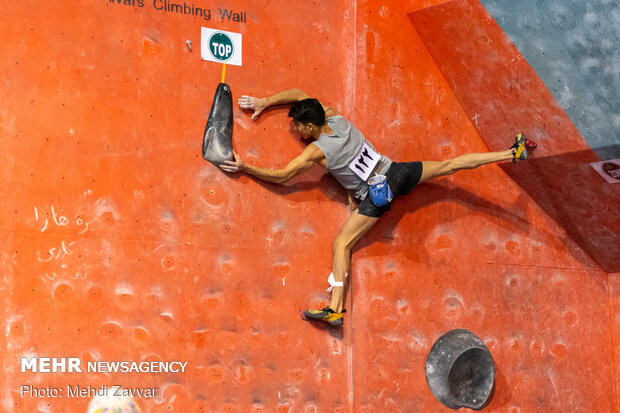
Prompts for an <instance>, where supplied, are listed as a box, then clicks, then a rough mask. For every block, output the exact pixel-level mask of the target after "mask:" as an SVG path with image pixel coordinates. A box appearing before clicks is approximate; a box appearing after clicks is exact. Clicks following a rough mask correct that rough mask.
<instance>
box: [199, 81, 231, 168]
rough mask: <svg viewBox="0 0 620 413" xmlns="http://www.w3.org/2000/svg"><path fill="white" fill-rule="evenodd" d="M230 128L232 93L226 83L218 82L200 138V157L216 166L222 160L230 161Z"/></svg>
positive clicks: (222, 161)
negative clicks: (203, 131) (202, 135)
mask: <svg viewBox="0 0 620 413" xmlns="http://www.w3.org/2000/svg"><path fill="white" fill-rule="evenodd" d="M232 129H233V109H232V93H231V91H230V87H229V86H228V85H227V84H226V83H220V84H219V85H218V86H217V90H216V91H215V96H214V97H213V104H212V106H211V112H210V113H209V119H208V120H207V126H206V127H205V133H204V137H203V139H202V157H203V158H205V159H206V160H207V161H209V162H211V163H212V164H214V165H216V166H218V165H220V164H222V163H224V161H232V160H233V148H232Z"/></svg>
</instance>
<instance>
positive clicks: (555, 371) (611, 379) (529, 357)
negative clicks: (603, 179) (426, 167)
mask: <svg viewBox="0 0 620 413" xmlns="http://www.w3.org/2000/svg"><path fill="white" fill-rule="evenodd" d="M196 3H199V5H200V6H201V7H205V8H209V9H210V10H211V12H212V15H211V19H210V20H208V21H207V20H205V19H203V18H201V17H192V16H188V15H184V14H180V13H173V12H163V11H161V10H158V9H157V8H156V7H155V6H156V5H157V6H159V5H160V3H157V2H151V1H146V0H145V1H144V2H143V3H140V2H139V1H137V2H136V3H134V4H135V6H127V5H123V4H119V3H118V2H108V1H103V0H70V1H65V2H61V3H58V4H56V3H50V4H48V3H40V2H33V1H29V0H26V1H23V2H19V3H15V2H4V4H2V6H0V11H1V12H2V15H3V23H2V24H1V25H0V34H1V35H2V39H3V44H2V47H1V48H0V55H1V56H2V59H1V60H0V65H1V67H2V70H0V80H1V84H2V86H3V87H2V88H0V93H1V95H0V101H1V102H2V105H1V106H0V125H1V130H2V135H1V137H0V138H1V139H2V147H3V149H4V153H5V154H4V155H3V160H4V161H3V162H2V163H0V182H1V183H2V185H3V188H4V193H5V196H3V197H1V198H0V208H1V210H0V231H2V235H3V237H2V241H0V242H1V243H2V244H1V245H2V248H1V249H0V263H1V265H2V267H1V268H2V269H3V271H2V275H1V276H0V292H1V294H0V297H1V300H2V301H1V303H2V320H3V321H2V331H3V332H4V334H2V335H0V354H1V356H0V363H1V367H2V375H1V379H0V390H1V393H0V394H1V395H0V406H1V408H0V410H2V411H7V412H84V411H85V410H86V406H87V404H88V401H89V398H81V397H67V392H66V386H68V385H71V386H75V385H80V386H84V387H86V386H88V385H91V386H92V387H99V386H103V385H112V384H121V385H123V386H126V387H132V388H156V389H157V394H156V397H153V398H141V399H139V400H138V402H139V404H140V405H141V406H142V408H143V411H146V412H163V411H178V412H248V411H263V412H413V411H420V412H441V411H449V410H448V409H447V408H444V407H443V406H442V405H440V404H439V403H438V402H437V401H436V399H435V398H434V397H433V395H432V394H431V393H430V391H429V389H428V387H427V386H426V383H425V379H424V360H425V357H426V354H427V353H428V351H429V349H430V347H431V346H432V344H433V343H434V341H435V340H436V339H437V338H438V337H439V336H440V335H442V334H444V333H445V332H447V331H448V330H450V329H453V328H467V329H470V330H472V331H473V332H475V333H476V334H477V335H478V336H480V337H481V338H482V339H483V340H484V341H485V343H486V344H487V346H488V347H489V349H490V350H491V353H492V355H493V357H494V359H495V363H496V371H497V376H496V390H495V393H494V396H493V398H492V399H491V401H490V404H489V406H488V407H487V408H486V409H485V411H497V412H500V411H510V412H531V411H545V412H552V411H601V412H603V411H615V410H616V409H617V397H616V396H617V392H616V387H615V378H616V376H617V375H616V369H617V367H616V362H615V357H614V353H615V347H614V339H613V338H614V333H615V329H614V328H615V324H616V321H615V318H616V314H617V312H616V307H617V302H618V298H617V297H618V286H617V285H616V284H617V282H616V281H615V279H614V278H613V277H610V276H609V274H607V273H606V272H605V271H603V270H602V269H601V267H599V265H598V264H597V263H596V262H595V261H594V260H593V259H592V258H590V256H589V255H588V254H587V253H586V252H584V251H583V250H582V249H581V247H580V246H579V245H578V244H577V243H576V242H575V241H573V240H572V239H571V237H570V236H569V235H568V234H567V232H566V231H565V230H564V229H563V228H562V227H560V226H559V225H558V224H557V223H556V221H554V220H553V219H552V218H551V217H550V216H548V215H547V213H546V212H545V210H544V209H542V208H541V207H540V206H539V205H538V204H537V203H536V202H534V200H533V199H532V197H531V196H530V195H529V194H528V193H527V192H525V191H524V190H523V189H521V187H519V186H518V185H516V184H515V182H514V181H513V180H512V179H511V178H510V176H509V175H508V174H507V173H506V172H504V170H503V169H502V168H501V167H499V166H496V165H491V166H487V167H484V168H480V169H478V170H475V171H464V172H461V173H459V174H457V175H453V176H451V177H448V178H443V179H440V180H437V181H436V182H433V183H429V184H425V185H423V186H420V187H419V188H417V189H416V190H415V191H414V192H413V193H412V194H411V195H410V196H409V197H408V198H407V199H406V200H401V201H399V202H398V203H397V204H396V205H395V206H394V207H393V209H392V211H391V212H390V213H389V214H388V215H387V216H386V217H384V218H383V219H382V220H381V221H380V223H379V224H378V225H377V226H376V227H375V228H374V229H373V230H372V231H371V232H370V233H369V234H368V236H367V237H366V238H365V239H364V240H362V241H361V242H360V244H359V245H358V247H357V248H356V250H355V252H354V261H353V268H352V275H351V286H350V290H349V294H348V297H347V308H348V310H349V313H348V314H347V317H346V322H345V325H344V327H343V329H342V330H333V329H329V328H325V327H323V326H317V325H312V324H308V323H306V322H303V321H301V320H300V317H299V310H301V309H305V308H307V307H316V306H320V305H323V304H325V303H326V302H327V298H328V296H327V295H326V294H325V293H324V288H325V287H326V278H327V275H328V274H329V272H330V270H331V241H332V240H333V237H334V236H335V234H336V233H337V231H338V229H339V228H340V226H341V225H342V223H343V222H344V221H345V219H346V217H347V216H348V210H347V207H346V204H345V194H344V192H343V191H342V190H341V189H340V188H339V186H338V185H337V183H336V182H335V181H334V180H333V179H332V178H331V177H329V176H328V175H326V174H325V173H324V172H323V171H322V170H321V169H320V168H318V167H313V168H312V169H310V170H309V171H308V172H307V173H306V174H304V175H302V176H300V177H298V178H296V179H295V180H294V181H293V182H291V183H289V184H287V185H285V186H278V185H271V184H264V183H261V182H259V181H257V180H254V179H252V178H249V177H247V176H243V175H242V176H229V175H225V174H223V173H222V172H220V171H219V170H218V169H216V168H214V167H213V166H212V165H211V164H209V163H207V162H205V161H203V160H202V158H201V156H200V148H201V139H202V136H201V135H202V132H203V130H204V124H205V122H206V118H207V115H208V113H209V110H210V106H211V100H212V97H213V93H214V91H215V87H216V86H217V83H218V82H219V79H220V73H221V67H220V66H219V65H218V64H215V63H207V62H204V61H201V59H200V54H199V49H200V47H199V45H200V37H199V36H200V27H202V26H205V27H213V28H219V29H224V30H229V31H233V32H240V33H242V34H243V36H244V37H243V43H244V48H243V67H232V66H228V69H227V83H228V84H229V85H230V86H231V89H232V91H233V98H234V99H235V100H236V98H237V97H238V96H240V95H241V94H242V93H243V94H248V93H250V94H252V95H254V96H264V95H266V94H270V93H274V92H277V91H279V90H281V89H283V88H289V87H299V88H301V89H303V90H305V91H306V92H308V93H309V94H311V95H314V96H316V97H318V98H319V99H320V100H321V101H322V102H323V103H325V104H328V105H330V106H333V107H336V108H337V109H339V110H340V111H341V112H342V113H343V114H344V115H345V116H347V117H349V118H350V119H351V120H354V121H355V122H356V124H357V126H358V127H359V128H360V129H361V130H362V131H364V133H365V134H366V136H367V137H368V138H369V139H371V140H372V141H373V143H374V144H375V146H376V147H377V148H378V149H379V150H380V151H382V152H384V153H385V154H387V155H388V156H390V157H392V158H394V159H398V160H413V159H444V158H446V157H451V156H456V155H458V154H461V153H465V152H471V151H479V152H481V151H485V150H487V146H486V145H485V143H484V141H483V140H482V139H481V137H480V136H479V134H478V133H479V132H478V131H477V130H476V128H475V127H474V125H473V124H472V122H471V120H470V116H468V114H467V113H466V111H465V110H464V109H463V108H462V107H461V106H460V104H459V100H458V99H457V96H456V95H455V94H454V93H453V91H452V89H451V86H450V84H449V83H448V82H446V80H445V79H444V77H443V75H442V73H441V71H440V69H439V67H438V66H437V64H436V63H435V61H434V60H433V58H432V56H431V54H430V53H429V51H428V50H427V49H426V47H425V45H424V42H423V41H422V39H421V38H420V37H419V35H418V33H417V32H416V30H415V28H414V27H413V26H412V25H411V23H410V21H409V19H408V17H407V13H410V12H413V11H416V10H422V9H424V8H426V7H430V6H433V5H435V4H441V3H445V1H409V2H402V3H400V5H399V6H394V5H390V6H387V5H384V3H385V2H379V1H366V2H346V3H341V2H335V1H327V0H324V1H320V0H319V1H315V2H313V3H308V4H301V3H299V4H298V3H292V2H285V1H279V0H275V1H268V0H262V1H254V2H248V1H241V0H230V1H227V2H226V3H222V4H218V5H212V4H203V2H196ZM140 4H143V6H142V7H140V6H139V5H140ZM220 7H221V8H225V9H227V10H232V11H235V12H238V13H241V12H243V13H245V16H246V19H247V20H246V21H245V22H234V21H222V20H221V19H220V18H219V10H218V9H219V8H220ZM187 40H190V41H191V43H192V50H191V51H190V50H189V48H188V47H187V45H186V41H187ZM510 134H512V131H510V133H509V134H508V135H510ZM508 139H510V136H509V137H508ZM234 144H235V148H236V150H237V152H239V154H240V155H241V156H242V157H244V158H245V159H246V161H248V162H251V163H254V164H257V165H260V166H273V167H278V166H283V165H285V164H286V163H287V162H288V160H290V159H291V158H292V157H293V156H295V155H296V154H297V153H298V152H299V151H300V150H301V149H302V148H303V143H301V142H300V141H299V140H298V139H297V138H296V136H295V135H294V133H293V132H292V129H291V124H290V121H289V119H288V118H287V117H286V110H269V111H267V112H265V113H264V114H263V115H262V116H261V117H260V118H259V119H258V120H256V121H251V120H250V116H249V114H248V113H243V112H242V111H241V110H238V109H236V111H235V131H234ZM520 166H521V165H517V166H516V167H515V168H519V167H520ZM615 341H616V342H617V341H618V339H617V337H616V340H615ZM34 356H38V357H79V358H80V359H81V360H82V362H83V363H84V364H85V363H87V362H88V361H121V360H128V361H138V362H140V361H181V362H187V363H188V364H187V367H186V371H185V372H184V373H168V374H165V373H157V374H146V373H133V374H122V373H116V374H112V373H93V372H82V373H65V374H61V373H22V372H21V371H20V364H19V362H20V359H21V358H22V357H34ZM22 385H31V386H34V387H37V388H47V386H50V387H51V388H52V387H53V388H61V389H64V390H65V391H64V397H56V398H53V397H30V396H29V395H28V394H26V395H24V396H22V394H21V392H20V390H21V386H22Z"/></svg>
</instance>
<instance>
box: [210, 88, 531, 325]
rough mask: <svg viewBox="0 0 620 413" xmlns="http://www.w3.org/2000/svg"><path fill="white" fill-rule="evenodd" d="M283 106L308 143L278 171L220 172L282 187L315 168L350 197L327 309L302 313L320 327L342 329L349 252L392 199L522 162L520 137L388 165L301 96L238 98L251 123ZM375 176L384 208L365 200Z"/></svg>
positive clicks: (335, 117)
mask: <svg viewBox="0 0 620 413" xmlns="http://www.w3.org/2000/svg"><path fill="white" fill-rule="evenodd" d="M289 103H292V104H293V105H292V106H291V108H290V111H289V114H288V116H290V117H292V118H293V121H294V122H295V130H296V131H297V132H299V134H300V135H301V136H302V137H303V138H305V139H312V140H313V142H312V143H311V144H309V145H308V146H307V147H306V148H305V149H304V150H303V152H302V153H301V154H300V155H299V156H297V157H296V158H295V159H293V160H292V161H291V162H290V163H289V164H288V165H286V166H285V167H284V168H282V169H265V168H259V167H257V166H254V165H250V164H247V163H245V162H243V159H241V157H240V156H239V155H238V154H237V153H234V152H233V153H234V161H226V162H225V163H224V164H222V165H220V168H221V169H222V170H224V171H225V172H246V173H248V174H250V175H253V176H255V177H256V178H258V179H261V180H263V181H266V182H273V183H284V182H286V181H288V180H289V179H291V178H293V177H294V176H297V175H299V174H301V173H302V172H304V171H305V170H307V169H308V168H310V167H311V166H312V165H313V164H314V163H317V164H319V165H321V166H322V167H324V168H326V169H327V170H328V171H329V172H330V173H331V174H332V175H333V176H334V177H335V178H336V180H338V182H340V184H341V185H342V186H344V187H345V188H346V189H348V190H351V191H354V193H355V197H356V198H357V199H358V200H359V204H358V205H357V208H356V209H355V210H354V211H353V212H352V213H351V215H350V216H349V218H348V220H347V222H346V223H345V224H344V227H343V228H342V230H341V231H340V234H338V236H337V237H336V239H335V240H334V243H333V246H332V251H333V267H332V273H331V274H330V275H329V279H328V281H329V284H330V288H329V289H328V291H331V301H330V304H329V306H328V307H325V308H323V309H322V310H306V311H305V313H304V315H305V316H306V317H307V318H309V319H312V320H321V321H325V322H327V323H329V324H331V325H333V326H341V325H342V323H343V313H344V312H345V310H344V309H343V305H344V287H345V284H344V283H345V279H346V277H347V276H348V272H349V269H350V266H351V251H352V249H353V246H354V245H355V244H356V243H357V241H359V239H360V238H361V237H362V236H363V235H364V234H366V233H367V232H368V231H369V230H370V229H371V228H372V226H373V225H375V223H376V222H377V221H378V220H379V218H380V217H381V215H383V214H384V213H385V212H387V211H388V210H389V209H390V206H391V203H392V202H393V199H394V198H395V197H396V196H402V195H407V194H408V193H409V192H411V190H412V189H413V188H414V187H415V186H416V185H417V184H421V183H423V182H426V181H428V180H430V179H433V178H437V177H439V176H444V175H450V174H453V173H455V172H456V171H459V170H461V169H473V168H477V167H478V166H481V165H485V164H488V163H493V162H499V161H505V160H509V159H512V160H513V161H516V160H517V159H526V157H527V151H526V149H525V137H523V135H518V136H517V138H516V142H515V144H514V145H513V146H512V147H510V149H507V150H505V151H501V152H488V153H470V154H466V155H461V156H459V157H457V158H454V159H448V160H445V161H440V162H434V161H417V162H403V163H401V162H393V161H392V160H390V159H389V158H387V157H386V156H384V155H381V154H379V153H378V152H377V151H376V150H375V148H374V147H373V146H372V144H371V143H370V142H369V141H368V140H366V138H364V136H363V135H362V133H361V132H360V131H359V130H357V129H356V128H355V126H354V125H353V124H352V123H351V122H349V121H347V120H346V119H345V118H344V117H342V116H341V115H340V113H338V112H337V111H336V110H334V109H332V108H329V107H325V106H323V105H321V103H320V102H319V101H318V100H316V99H311V98H310V97H309V96H308V95H306V94H305V93H304V92H302V91H301V90H298V89H290V90H285V91H283V92H279V93H276V94H275V95H273V96H270V97H267V98H263V99H259V98H255V97H251V96H241V98H239V106H240V107H241V108H243V109H250V110H253V111H254V114H253V115H252V119H254V118H256V117H257V116H258V115H260V113H261V112H262V111H263V110H264V109H265V108H267V107H269V106H273V105H282V104H289ZM381 175H384V176H386V177H387V183H388V185H389V188H390V189H391V193H388V195H387V198H385V197H384V200H383V202H387V203H386V204H385V205H382V206H376V205H375V203H377V204H381V203H382V202H379V201H373V200H372V199H371V197H370V196H369V183H368V182H369V181H370V180H371V179H372V177H374V176H381ZM392 193H393V196H392ZM373 195H374V193H373Z"/></svg>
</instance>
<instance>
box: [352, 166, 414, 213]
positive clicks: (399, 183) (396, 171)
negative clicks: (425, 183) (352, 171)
mask: <svg viewBox="0 0 620 413" xmlns="http://www.w3.org/2000/svg"><path fill="white" fill-rule="evenodd" d="M385 176H386V177H387V181H388V184H389V185H390V188H391V189H392V192H393V194H394V199H396V197H397V196H400V195H407V194H408V193H409V192H411V191H412V190H413V188H415V186H416V185H417V184H418V182H420V178H421V177H422V162H420V161H416V162H393V163H392V165H390V167H389V168H388V170H387V172H386V173H385ZM394 199H393V200H392V202H394ZM392 202H390V203H389V204H387V205H384V206H382V207H378V206H375V204H373V203H372V201H371V200H370V195H369V196H367V197H366V199H364V200H363V201H362V202H360V203H359V205H358V206H357V209H358V211H359V213H360V214H362V215H365V216H367V217H375V218H378V217H380V216H381V215H383V214H385V213H386V212H387V211H389V210H390V208H391V206H392Z"/></svg>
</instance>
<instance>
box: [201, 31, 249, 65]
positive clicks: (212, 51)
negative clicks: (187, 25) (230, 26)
mask: <svg viewBox="0 0 620 413" xmlns="http://www.w3.org/2000/svg"><path fill="white" fill-rule="evenodd" d="M200 55H201V57H202V60H208V61H210V62H216V63H226V64H229V65H234V66H241V56H242V50H241V33H233V32H225V31H223V30H215V29H209V28H207V27H202V28H201V32H200Z"/></svg>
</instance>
